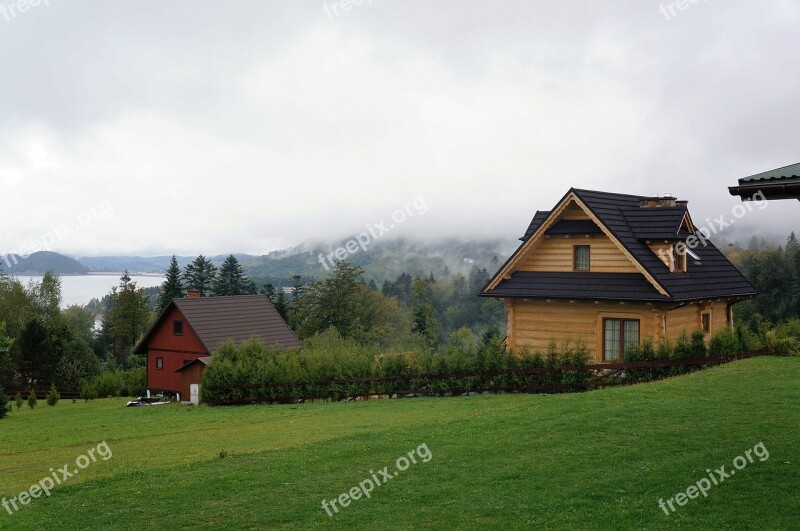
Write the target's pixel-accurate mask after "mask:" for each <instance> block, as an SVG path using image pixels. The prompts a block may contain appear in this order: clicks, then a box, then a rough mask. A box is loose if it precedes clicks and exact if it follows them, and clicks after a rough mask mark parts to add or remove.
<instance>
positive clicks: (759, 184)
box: [728, 162, 800, 201]
mask: <svg viewBox="0 0 800 531" xmlns="http://www.w3.org/2000/svg"><path fill="white" fill-rule="evenodd" d="M728 192H730V194H731V195H738V196H740V197H741V198H742V200H745V201H746V200H752V199H753V196H754V195H756V194H758V193H759V192H761V194H762V195H763V198H765V199H798V200H800V162H798V163H797V164H791V165H789V166H784V167H783V168H777V169H775V170H769V171H765V172H762V173H757V174H755V175H751V176H750V177H743V178H741V179H739V186H729V187H728Z"/></svg>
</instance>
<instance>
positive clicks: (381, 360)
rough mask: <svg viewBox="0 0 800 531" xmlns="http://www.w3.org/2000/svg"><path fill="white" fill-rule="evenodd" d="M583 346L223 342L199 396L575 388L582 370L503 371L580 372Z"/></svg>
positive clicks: (252, 399)
mask: <svg viewBox="0 0 800 531" xmlns="http://www.w3.org/2000/svg"><path fill="white" fill-rule="evenodd" d="M588 360H589V351H588V349H587V348H586V345H584V344H581V343H572V342H567V343H564V344H562V345H560V346H558V345H556V344H555V343H553V344H551V345H550V347H549V348H548V349H547V351H546V352H545V353H530V352H529V351H527V350H523V351H522V352H520V353H519V355H516V354H515V353H513V352H511V351H510V350H506V349H505V348H504V347H503V345H502V343H501V341H499V339H498V338H490V339H489V340H487V341H485V342H484V343H483V344H481V345H479V346H474V347H464V346H463V345H460V346H458V347H452V348H450V349H447V350H445V351H443V352H434V351H430V350H426V349H419V350H417V352H415V353H390V354H382V355H376V354H375V352H374V351H373V350H371V349H369V348H367V347H364V346H361V345H358V344H356V343H354V342H352V341H347V340H344V339H341V338H340V337H339V336H338V334H337V333H336V332H335V330H331V331H327V332H324V333H323V334H320V335H319V336H316V337H314V338H312V339H310V340H308V341H307V342H306V344H305V346H304V348H303V349H302V350H301V351H295V352H274V351H270V350H269V349H267V348H265V347H264V345H263V344H262V343H261V342H258V341H249V342H245V343H243V344H242V345H241V346H239V347H236V346H234V345H233V344H232V343H227V344H225V345H223V346H222V347H221V348H220V349H219V350H218V351H217V352H216V353H215V354H214V362H213V363H211V364H210V365H209V366H208V367H207V368H206V370H205V373H204V376H203V385H202V386H201V394H202V399H203V401H204V402H206V403H208V404H211V405H219V404H246V403H289V402H296V401H298V400H308V399H330V400H342V399H345V398H348V397H353V396H366V395H394V394H398V393H409V392H416V393H420V394H427V395H449V394H463V393H469V392H479V391H484V390H491V391H495V392H500V391H509V392H510V391H516V390H519V389H520V388H525V387H537V388H538V387H541V386H554V388H555V389H570V388H578V387H580V386H581V385H582V384H583V383H585V380H586V378H587V376H588V373H587V372H584V371H569V372H566V371H565V372H564V373H558V372H557V373H552V372H546V373H530V374H509V372H508V371H509V370H513V369H537V368H542V369H547V368H549V369H558V368H560V367H565V366H568V367H579V368H580V367H582V366H585V365H586V364H587V362H588Z"/></svg>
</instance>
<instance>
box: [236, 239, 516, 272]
mask: <svg viewBox="0 0 800 531" xmlns="http://www.w3.org/2000/svg"><path fill="white" fill-rule="evenodd" d="M348 241H351V240H342V241H339V242H333V243H323V242H306V243H303V244H301V245H299V246H297V247H293V248H291V249H286V250H282V251H275V252H272V253H270V254H268V255H265V256H261V257H259V258H254V259H251V260H247V261H244V262H243V265H244V267H245V270H246V272H247V274H248V275H250V276H252V277H256V278H264V277H268V278H276V279H290V278H291V277H292V275H295V274H299V275H302V276H303V277H304V278H320V277H324V276H326V275H327V274H329V270H330V269H332V262H331V258H333V259H334V260H335V254H334V255H332V253H335V252H336V250H337V249H344V250H345V251H346V246H347V242H348ZM350 248H351V249H353V245H351V246H350ZM515 248H516V242H512V241H508V240H502V239H493V240H458V239H455V238H451V239H446V240H439V241H432V242H425V241H416V240H408V239H403V238H396V239H386V240H379V241H376V242H374V243H372V244H371V245H369V246H368V247H367V249H366V250H363V249H362V248H361V247H358V248H357V250H356V251H355V252H352V253H350V252H346V255H347V256H346V260H347V261H348V262H350V263H351V264H353V265H357V266H360V267H363V268H364V270H365V277H366V279H367V280H375V281H376V282H378V283H380V282H383V280H385V279H394V278H396V277H397V275H399V274H400V273H411V274H420V275H427V274H430V273H433V274H434V276H436V275H441V274H442V273H444V272H445V271H446V270H449V271H450V272H452V273H463V274H465V275H466V274H468V273H469V271H470V270H471V269H472V268H473V267H474V266H477V267H481V268H484V267H485V268H486V269H487V270H489V272H490V273H493V272H494V271H495V270H496V269H497V268H498V267H500V265H501V264H502V263H503V262H504V261H505V259H506V258H507V257H508V256H509V255H510V253H511V252H512V251H513V250H514V249H515ZM344 254H345V252H340V256H342V255H344ZM326 266H327V268H326Z"/></svg>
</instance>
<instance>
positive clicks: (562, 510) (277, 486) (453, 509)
mask: <svg viewBox="0 0 800 531" xmlns="http://www.w3.org/2000/svg"><path fill="white" fill-rule="evenodd" d="M798 379H800V358H792V357H786V358H775V357H772V358H767V357H764V358H753V359H749V360H744V361H740V362H734V363H731V364H729V365H725V366H722V367H717V368H714V369H709V370H706V371H700V372H696V373H693V374H691V375H688V376H680V377H676V378H670V379H668V380H663V381H660V382H656V383H651V384H640V385H632V386H625V387H617V388H612V389H603V390H599V391H592V392H589V393H576V394H561V395H523V394H519V395H517V394H508V395H479V396H469V397H452V398H413V399H399V400H369V401H364V402H338V403H326V402H315V403H304V404H288V405H272V406H266V405H265V406H242V407H205V406H201V407H185V406H180V405H171V406H158V407H153V408H131V409H126V408H123V407H121V406H122V405H123V404H124V403H125V401H126V400H127V399H124V398H115V399H102V400H95V401H94V402H83V401H79V402H78V403H76V404H71V403H66V401H64V400H62V401H61V402H60V403H59V404H58V405H57V406H56V407H38V408H36V409H34V410H30V409H28V408H24V409H21V410H19V411H17V410H15V411H14V412H13V413H12V414H10V415H9V416H8V418H6V419H3V420H0V424H4V426H3V428H2V429H0V447H2V448H9V449H14V450H13V452H14V453H13V454H11V455H13V463H10V464H7V465H4V469H3V482H2V484H0V498H1V497H6V499H10V498H11V497H13V496H16V495H17V494H18V493H19V492H22V491H24V490H25V489H28V488H29V487H30V485H31V484H32V482H34V481H36V478H38V477H41V476H42V475H46V470H47V469H48V467H52V466H53V464H54V463H74V462H75V461H76V457H78V455H79V453H80V452H84V453H85V452H86V449H87V448H89V449H91V448H92V446H91V445H92V444H98V443H99V442H100V441H107V446H108V448H107V449H106V450H107V451H106V452H104V453H103V454H101V455H103V456H108V459H107V460H106V459H105V458H103V459H96V462H91V464H90V465H89V466H88V468H86V469H85V470H81V471H80V474H77V475H75V476H74V477H72V478H69V483H66V484H64V485H58V486H55V487H54V489H53V492H52V496H50V497H45V496H42V497H41V499H39V500H36V501H34V502H33V503H30V504H29V505H28V506H21V505H19V504H18V506H19V511H17V512H16V513H15V514H13V515H8V514H2V515H0V520H2V519H6V521H8V522H9V523H8V525H9V526H11V527H14V528H17V529H51V528H63V527H68V528H78V527H80V528H82V529H83V528H86V529H119V528H124V529H144V528H150V527H157V528H173V529H174V528H187V527H191V528H206V527H209V528H210V527H220V526H222V527H225V528H230V529H256V528H257V529H275V528H280V529H317V528H330V529H339V528H341V529H374V530H378V529H417V528H420V529H523V528H525V529H529V528H533V529H536V528H548V529H567V528H569V529H663V528H691V529H721V528H725V529H747V528H758V529H797V528H798V527H800V497H798V495H797V485H798V484H800V467H798V466H797V462H798V457H800V451H799V450H798V446H797V440H798V439H800V422H799V421H800V397H799V396H798V392H797V381H798ZM5 424H8V426H5ZM32 433H35V434H37V437H36V438H35V439H32V438H31V436H30V434H32ZM187 433H190V434H192V436H191V437H187ZM759 444H761V448H760V450H762V451H756V452H754V451H753V450H752V449H753V448H754V447H755V446H757V445H759ZM423 445H424V447H423ZM98 446H99V445H98ZM420 448H424V449H425V450H426V451H422V450H420ZM415 449H416V450H417V452H416V454H415V455H416V456H419V457H420V459H416V460H414V461H413V463H410V462H409V460H408V459H405V458H404V460H405V462H404V461H401V459H400V458H401V456H406V457H407V456H408V455H409V452H410V451H412V450H415ZM112 452H113V457H112ZM746 452H749V453H748V454H747V455H748V456H751V457H752V458H751V459H749V460H747V459H745V457H744V455H745V453H746ZM428 456H430V457H428ZM737 456H741V457H738V458H737ZM741 461H744V463H745V467H744V468H741ZM87 462H88V458H87ZM737 463H739V464H737ZM734 465H735V466H736V468H737V469H740V470H736V469H735V468H734ZM401 466H402V468H401ZM720 466H722V467H723V469H724V470H725V471H727V472H726V473H727V474H729V476H728V477H727V479H725V480H724V482H722V479H720V481H719V482H717V481H716V476H717V475H718V474H715V480H714V483H711V482H710V481H708V480H706V483H708V486H707V488H706V490H707V492H706V494H707V496H705V495H704V496H699V495H698V491H697V489H695V490H694V492H695V496H694V498H692V499H688V498H687V497H686V495H683V498H684V502H682V505H678V504H674V508H675V511H674V512H673V511H670V512H668V513H667V514H665V512H664V510H662V509H661V508H660V507H659V504H658V500H659V499H663V500H664V501H666V500H671V499H674V498H675V497H676V493H683V492H684V491H687V487H690V486H693V485H695V483H698V484H700V483H699V481H698V480H701V479H703V478H707V477H708V474H709V473H710V470H711V469H713V470H716V469H718V468H719V467H720ZM381 467H386V469H387V470H388V471H389V474H392V472H393V471H395V472H396V474H394V475H393V476H389V477H386V476H384V477H383V478H382V479H380V480H379V479H376V481H378V483H377V486H375V485H373V486H375V488H374V490H373V491H372V492H371V496H370V497H369V498H368V497H365V496H362V497H361V498H360V499H359V498H356V497H355V496H353V499H352V500H351V501H352V503H350V502H348V503H349V506H347V507H342V506H339V507H337V509H338V511H336V512H333V511H331V513H332V514H331V516H328V514H327V513H326V509H324V508H323V506H322V505H321V502H322V500H331V499H334V498H336V497H338V496H339V494H340V493H343V492H348V491H350V492H352V487H356V486H358V485H360V484H362V483H361V482H363V481H364V480H365V479H366V478H370V477H372V476H371V474H373V473H374V472H373V471H379V470H381ZM707 470H708V471H707ZM734 474H735V475H734ZM378 475H380V473H378ZM376 477H377V476H376ZM382 483H385V484H382ZM143 485H146V486H147V487H146V488H144V487H143ZM176 485H179V486H180V488H175V486H176ZM198 492H199V493H202V497H201V499H198V497H197V496H191V495H187V493H198ZM340 499H341V498H340ZM276 500H277V501H276ZM0 510H2V509H0ZM3 512H4V513H5V510H3ZM65 522H66V523H69V524H71V525H67V526H65V525H64V524H65ZM0 525H2V523H0Z"/></svg>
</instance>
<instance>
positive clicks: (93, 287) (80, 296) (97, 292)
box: [17, 275, 164, 308]
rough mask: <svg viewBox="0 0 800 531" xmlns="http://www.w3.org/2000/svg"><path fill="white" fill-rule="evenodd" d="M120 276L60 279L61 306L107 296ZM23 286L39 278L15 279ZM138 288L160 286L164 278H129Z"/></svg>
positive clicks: (39, 280)
mask: <svg viewBox="0 0 800 531" xmlns="http://www.w3.org/2000/svg"><path fill="white" fill-rule="evenodd" d="M119 277H120V275H85V276H63V277H61V306H62V307H63V308H66V307H67V306H69V305H70V304H81V305H83V304H87V303H88V302H89V301H90V300H92V299H93V298H94V299H100V298H102V297H103V296H104V295H107V294H108V292H109V291H111V288H113V287H114V286H119ZM17 278H18V279H19V280H20V281H21V282H22V283H23V284H27V283H28V282H29V281H31V280H33V281H34V282H41V281H42V277H41V276H35V277H23V276H20V277H17ZM131 280H133V281H135V282H136V285H137V286H138V287H140V288H152V287H155V286H160V285H161V284H162V283H163V282H164V277H156V276H136V275H134V276H131Z"/></svg>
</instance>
